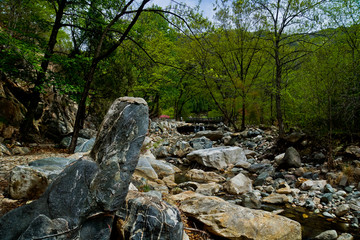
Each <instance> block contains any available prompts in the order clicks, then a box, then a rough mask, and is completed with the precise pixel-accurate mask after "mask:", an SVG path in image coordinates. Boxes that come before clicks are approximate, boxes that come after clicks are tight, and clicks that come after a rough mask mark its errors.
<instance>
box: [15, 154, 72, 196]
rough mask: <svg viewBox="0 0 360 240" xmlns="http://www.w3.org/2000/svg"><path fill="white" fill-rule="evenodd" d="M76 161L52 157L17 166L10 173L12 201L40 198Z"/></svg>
mask: <svg viewBox="0 0 360 240" xmlns="http://www.w3.org/2000/svg"><path fill="white" fill-rule="evenodd" d="M74 161H75V159H71V158H61V157H50V158H43V159H39V160H36V161H33V162H31V163H29V166H25V165H20V166H16V167H15V168H14V169H13V170H11V172H10V181H9V182H10V183H9V193H10V196H11V198H12V199H24V200H32V199H37V198H39V197H40V196H41V195H42V194H43V193H44V192H45V190H46V188H47V187H48V185H49V184H50V183H51V182H52V180H53V179H55V177H56V176H57V175H59V174H60V173H61V172H62V171H63V170H64V169H65V167H66V166H68V165H69V164H70V163H72V162H74Z"/></svg>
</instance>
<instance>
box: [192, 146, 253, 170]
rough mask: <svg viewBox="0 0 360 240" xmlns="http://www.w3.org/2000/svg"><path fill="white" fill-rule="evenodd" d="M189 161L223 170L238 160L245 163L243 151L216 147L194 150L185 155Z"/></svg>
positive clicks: (236, 148)
mask: <svg viewBox="0 0 360 240" xmlns="http://www.w3.org/2000/svg"><path fill="white" fill-rule="evenodd" d="M187 158H188V159H189V160H190V161H196V162H198V163H200V164H202V165H204V166H206V167H211V168H216V169H225V168H227V167H228V166H229V164H234V163H236V162H237V161H239V160H243V161H246V156H245V153H244V150H243V149H242V148H239V147H216V148H210V149H202V150H196V151H193V152H191V153H189V154H188V155H187Z"/></svg>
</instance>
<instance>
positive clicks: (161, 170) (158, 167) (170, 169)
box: [148, 158, 176, 178]
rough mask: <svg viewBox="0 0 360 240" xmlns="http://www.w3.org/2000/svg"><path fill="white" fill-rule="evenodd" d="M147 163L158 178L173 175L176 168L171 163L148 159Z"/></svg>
mask: <svg viewBox="0 0 360 240" xmlns="http://www.w3.org/2000/svg"><path fill="white" fill-rule="evenodd" d="M148 161H149V163H150V165H151V166H152V168H153V169H154V170H155V172H156V173H157V175H158V176H159V177H160V178H163V177H166V176H170V175H174V174H175V170H174V169H176V167H175V166H174V165H172V164H171V163H168V162H166V161H164V160H157V159H155V158H148Z"/></svg>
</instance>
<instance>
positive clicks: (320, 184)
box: [300, 180, 326, 192]
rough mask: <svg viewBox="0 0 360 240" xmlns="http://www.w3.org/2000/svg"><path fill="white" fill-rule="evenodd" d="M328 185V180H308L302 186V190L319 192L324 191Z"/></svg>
mask: <svg viewBox="0 0 360 240" xmlns="http://www.w3.org/2000/svg"><path fill="white" fill-rule="evenodd" d="M325 185H326V180H308V181H305V182H303V183H302V184H301V186H300V188H301V189H302V190H305V191H307V190H318V191H321V192H322V191H323V190H324V188H325Z"/></svg>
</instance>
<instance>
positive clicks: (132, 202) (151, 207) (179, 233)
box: [116, 191, 183, 240]
mask: <svg viewBox="0 0 360 240" xmlns="http://www.w3.org/2000/svg"><path fill="white" fill-rule="evenodd" d="M116 215H117V217H118V219H117V221H116V229H117V234H118V235H120V236H119V237H120V239H134V240H135V239H144V240H146V239H159V240H167V239H179V240H180V239H182V237H183V223H182V222H181V217H180V212H179V210H178V209H177V208H175V207H173V206H171V205H169V204H168V203H166V202H164V201H162V200H161V199H159V198H157V197H153V196H149V195H146V194H144V193H140V192H135V191H129V194H128V195H127V197H126V204H125V205H124V206H123V207H122V208H121V209H119V210H118V211H117V213H116Z"/></svg>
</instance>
